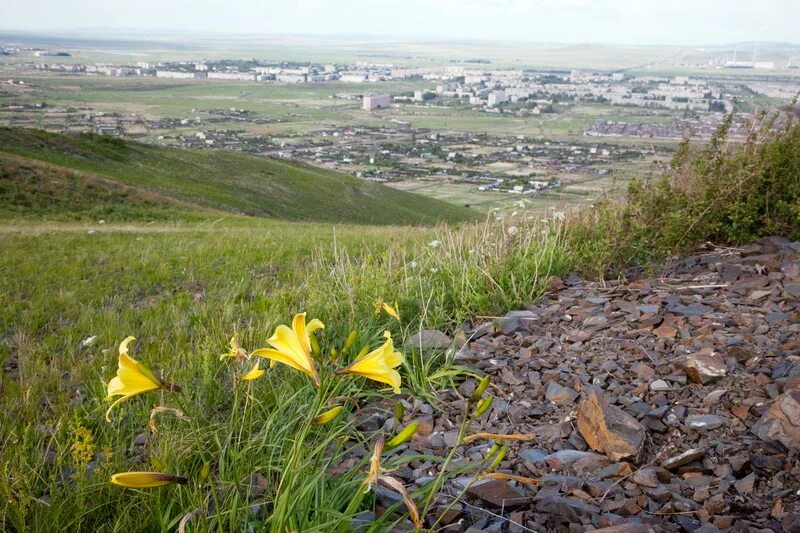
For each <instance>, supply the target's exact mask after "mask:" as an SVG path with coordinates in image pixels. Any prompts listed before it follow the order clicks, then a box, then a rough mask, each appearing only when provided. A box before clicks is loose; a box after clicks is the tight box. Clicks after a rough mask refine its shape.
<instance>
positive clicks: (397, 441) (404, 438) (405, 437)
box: [384, 422, 419, 450]
mask: <svg viewBox="0 0 800 533" xmlns="http://www.w3.org/2000/svg"><path fill="white" fill-rule="evenodd" d="M417 430H419V422H412V423H410V424H409V425H407V426H406V427H405V428H403V431H401V432H400V433H398V434H397V435H395V436H394V437H393V438H392V440H390V441H389V442H387V443H386V445H385V446H384V450H391V449H393V448H397V447H398V446H400V445H401V444H404V443H406V442H408V441H410V440H411V438H412V437H413V436H414V435H416V434H417Z"/></svg>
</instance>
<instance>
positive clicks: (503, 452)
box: [486, 446, 508, 472]
mask: <svg viewBox="0 0 800 533" xmlns="http://www.w3.org/2000/svg"><path fill="white" fill-rule="evenodd" d="M507 453H508V446H503V447H502V448H500V451H499V452H498V453H497V457H495V458H494V461H492V464H490V465H489V468H487V469H486V472H491V471H492V470H494V469H495V468H497V467H498V466H500V463H502V462H503V459H505V458H506V454H507Z"/></svg>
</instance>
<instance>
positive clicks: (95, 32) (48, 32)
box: [0, 26, 800, 48]
mask: <svg viewBox="0 0 800 533" xmlns="http://www.w3.org/2000/svg"><path fill="white" fill-rule="evenodd" d="M81 32H86V33H87V34H88V35H85V36H81V37H82V38H83V39H86V40H92V37H102V36H105V37H111V36H117V37H121V36H122V35H124V34H125V33H128V34H131V33H132V34H137V33H138V34H140V35H141V36H159V37H171V36H173V35H170V34H173V33H177V34H180V35H182V36H192V37H197V38H200V39H204V40H207V39H208V35H213V36H216V37H229V38H247V37H259V38H270V37H272V38H287V37H296V38H325V39H349V38H358V39H363V40H366V41H402V42H407V43H415V42H419V43H430V42H434V43H435V42H449V43H471V42H486V43H507V44H521V45H523V44H527V45H558V46H580V45H605V46H619V47H647V48H669V47H672V48H706V47H714V48H718V47H726V46H742V45H761V44H769V45H786V46H791V47H800V42H797V43H793V42H788V41H764V40H752V41H733V42H719V43H670V44H663V43H638V44H632V43H622V42H612V41H588V40H587V41H534V40H526V39H497V38H487V37H481V38H472V39H468V38H464V37H446V36H445V37H443V36H434V35H427V34H419V35H413V34H392V35H377V34H370V33H300V32H286V33H258V32H241V33H240V32H230V31H216V30H201V29H179V28H163V29H148V28H140V27H135V26H116V27H82V28H38V29H37V28H0V35H3V34H6V33H20V34H28V35H29V36H41V37H47V36H50V37H74V35H73V34H76V33H81ZM202 34H206V36H205V37H204V36H203V35H202ZM128 36H131V35H128Z"/></svg>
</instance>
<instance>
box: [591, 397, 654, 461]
mask: <svg viewBox="0 0 800 533" xmlns="http://www.w3.org/2000/svg"><path fill="white" fill-rule="evenodd" d="M578 431H580V433H581V435H582V436H583V438H584V440H585V441H586V443H587V444H588V445H589V446H590V447H591V448H592V449H593V450H596V451H599V452H603V453H605V454H606V455H608V457H609V458H610V459H611V460H613V461H618V460H620V459H626V458H629V457H636V456H638V455H639V452H640V451H641V449H642V446H643V444H644V437H645V429H644V427H643V426H642V425H641V424H640V423H639V422H638V421H637V420H636V419H635V418H633V417H632V416H631V415H629V414H628V413H626V412H625V411H623V410H622V409H620V408H619V407H616V406H613V405H609V403H608V402H607V401H606V399H605V398H604V397H603V394H602V393H601V392H600V391H599V390H597V389H590V390H589V391H588V392H587V394H586V397H585V398H584V399H582V400H581V402H580V403H579V404H578Z"/></svg>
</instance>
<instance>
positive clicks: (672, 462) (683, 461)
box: [661, 448, 706, 470]
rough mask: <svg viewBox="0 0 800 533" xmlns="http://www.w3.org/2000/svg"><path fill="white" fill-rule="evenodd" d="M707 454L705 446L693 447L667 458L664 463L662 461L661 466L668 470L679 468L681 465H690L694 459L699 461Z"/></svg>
mask: <svg viewBox="0 0 800 533" xmlns="http://www.w3.org/2000/svg"><path fill="white" fill-rule="evenodd" d="M705 454H706V449H705V448H692V449H689V450H686V451H685V452H683V453H680V454H678V455H673V456H672V457H670V458H669V459H666V460H665V461H664V462H663V463H661V466H662V467H664V468H666V469H667V470H672V469H673V468H678V467H679V466H683V465H688V464H689V463H691V462H692V461H697V460H698V459H700V458H701V457H703V456H704V455H705Z"/></svg>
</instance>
